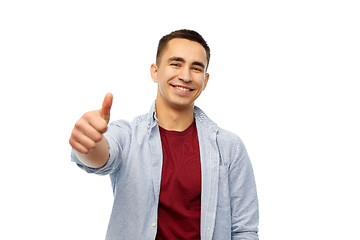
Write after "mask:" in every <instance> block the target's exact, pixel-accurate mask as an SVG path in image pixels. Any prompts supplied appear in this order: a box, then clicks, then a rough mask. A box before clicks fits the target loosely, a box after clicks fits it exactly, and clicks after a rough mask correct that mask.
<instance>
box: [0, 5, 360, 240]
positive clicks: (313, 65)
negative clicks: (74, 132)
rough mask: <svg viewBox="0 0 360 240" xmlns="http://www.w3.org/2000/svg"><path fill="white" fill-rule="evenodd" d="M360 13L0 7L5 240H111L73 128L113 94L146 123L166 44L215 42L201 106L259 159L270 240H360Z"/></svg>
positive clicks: (299, 8) (105, 209) (124, 111)
mask: <svg viewBox="0 0 360 240" xmlns="http://www.w3.org/2000/svg"><path fill="white" fill-rule="evenodd" d="M359 12H360V8H359V6H358V5H357V1H347V0H342V1H335V0H334V1H325V0H324V1H320V0H311V1H310V0H303V1H280V0H275V1H226V0H223V1H213V2H211V1H142V2H141V1H79V0H71V1H16V0H14V1H10V0H9V1H2V2H1V3H0V80H1V87H0V104H1V108H0V111H1V118H0V121H1V124H0V127H1V132H0V134H1V139H2V141H1V142H2V143H1V153H0V158H1V173H0V189H1V198H0V220H1V230H0V239H104V237H105V233H106V229H107V224H108V220H109V215H110V212H111V207H112V190H111V185H110V180H109V178H108V177H101V176H95V175H90V174H86V173H85V172H83V171H81V170H80V169H79V168H78V167H76V165H75V164H74V163H72V162H70V146H69V144H68V138H69V136H70V133H71V129H72V127H73V125H74V123H75V121H76V120H77V119H78V118H79V117H80V116H81V115H82V114H83V113H84V112H86V111H89V110H94V109H98V108H100V107H101V103H102V100H103V97H104V95H105V94H106V93H107V92H112V93H113V94H114V104H113V109H112V115H111V119H112V120H115V119H120V118H121V119H127V120H131V119H132V118H134V117H135V116H136V115H139V114H142V113H145V112H147V111H148V109H149V108H150V106H151V103H152V101H153V100H154V98H155V94H156V85H155V84H154V83H153V82H152V81H151V78H150V73H149V69H150V64H151V63H153V62H154V60H155V53H156V47H157V42H158V40H159V39H160V38H161V37H162V36H163V35H165V34H167V33H169V32H171V31H172V30H177V29H180V28H190V29H194V30H197V31H199V32H200V33H201V34H202V35H203V37H204V38H205V39H206V40H207V41H208V43H209V45H210V48H211V51H212V58H211V60H210V67H209V73H210V80H209V84H208V87H207V89H206V91H205V92H204V93H203V95H202V96H201V97H200V99H199V100H198V101H197V105H198V106H200V107H201V108H202V109H203V110H204V111H205V112H206V113H207V114H208V115H209V117H210V118H212V119H213V120H214V121H215V122H217V123H218V125H220V126H222V127H223V128H226V129H228V130H231V131H233V132H235V133H237V134H238V135H239V136H240V137H241V138H242V140H243V141H244V142H245V145H246V147H247V149H248V152H249V155H250V157H251V160H252V163H253V167H254V171H255V177H256V181H257V187H258V195H259V203H260V226H259V230H260V232H259V236H260V238H261V239H270V240H273V239H276V240H280V239H281V240H282V239H284V240H285V239H286V240H288V239H292V240H294V239H295V240H296V239H299V240H300V239H301V240H304V239H360V233H359V230H358V227H359V223H360V220H359V216H360V207H359V203H360V196H359V183H360V174H359V170H360V169H359V164H358V162H359V160H360V153H359V152H360V151H359V150H360V147H359V144H360V137H359V136H360V124H359V122H360V113H359V103H360V94H359V90H360V87H359V85H358V83H359V80H360V47H359V46H360V44H359V43H360V34H359V32H360V31H359V30H360V17H359V16H360V14H359Z"/></svg>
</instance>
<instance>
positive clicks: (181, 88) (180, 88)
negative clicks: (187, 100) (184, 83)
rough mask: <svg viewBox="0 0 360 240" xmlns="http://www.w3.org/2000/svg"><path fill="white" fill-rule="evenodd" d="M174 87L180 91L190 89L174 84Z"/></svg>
mask: <svg viewBox="0 0 360 240" xmlns="http://www.w3.org/2000/svg"><path fill="white" fill-rule="evenodd" d="M175 87H176V88H177V89H179V90H181V91H190V89H187V88H183V87H179V86H175Z"/></svg>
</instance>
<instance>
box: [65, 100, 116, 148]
mask: <svg viewBox="0 0 360 240" xmlns="http://www.w3.org/2000/svg"><path fill="white" fill-rule="evenodd" d="M112 101H113V95H112V94H111V93H108V94H106V96H105V98H104V101H103V103H102V107H101V109H100V110H95V111H90V112H87V113H85V114H84V115H83V116H82V117H81V118H80V119H79V120H78V121H77V122H76V124H75V127H74V129H73V130H72V133H71V136H70V139H69V143H70V145H71V146H72V148H73V149H75V150H76V151H78V152H80V153H82V154H87V153H89V152H90V151H91V150H93V149H95V148H96V145H97V143H98V142H99V141H101V139H102V138H103V134H104V133H105V132H106V130H107V126H108V124H109V120H110V109H111V106H112Z"/></svg>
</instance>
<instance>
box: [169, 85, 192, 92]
mask: <svg viewBox="0 0 360 240" xmlns="http://www.w3.org/2000/svg"><path fill="white" fill-rule="evenodd" d="M170 85H171V86H172V87H173V88H176V89H179V90H180V91H184V92H190V91H194V89H191V88H189V87H185V86H179V85H172V84H170Z"/></svg>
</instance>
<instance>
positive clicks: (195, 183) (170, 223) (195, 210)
mask: <svg viewBox="0 0 360 240" xmlns="http://www.w3.org/2000/svg"><path fill="white" fill-rule="evenodd" d="M160 136H161V143H162V150H163V167H162V175H161V186H160V199H159V210H158V230H157V236H156V239H157V240H165V239H166V240H169V239H187V240H189V239H192V240H193V239H200V211H201V165H200V151H199V141H198V136H197V131H196V124H195V121H194V122H193V123H192V124H191V125H190V126H189V127H188V128H187V129H186V130H185V131H183V132H177V131H168V130H165V129H163V128H161V127H160Z"/></svg>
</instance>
